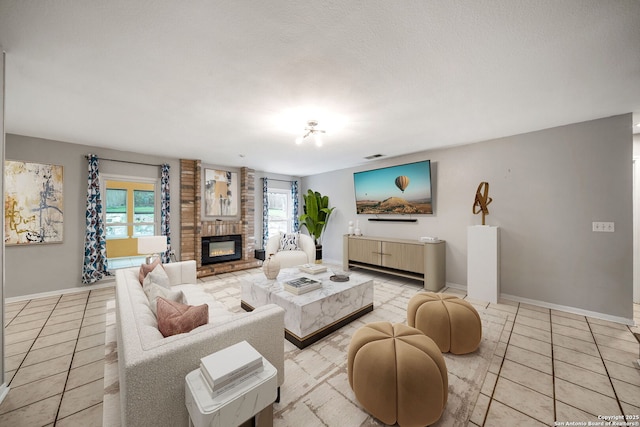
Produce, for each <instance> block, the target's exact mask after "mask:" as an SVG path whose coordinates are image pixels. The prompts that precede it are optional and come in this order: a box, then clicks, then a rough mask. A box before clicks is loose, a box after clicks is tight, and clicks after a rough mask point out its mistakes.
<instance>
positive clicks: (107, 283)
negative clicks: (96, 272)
mask: <svg viewBox="0 0 640 427" xmlns="http://www.w3.org/2000/svg"><path fill="white" fill-rule="evenodd" d="M115 285H116V279H115V277H108V278H105V279H102V280H101V281H100V283H96V284H93V285H86V286H83V287H81V288H69V289H61V290H58V291H49V292H40V293H37V294H31V295H21V296H19V297H11V298H5V300H4V301H5V302H6V303H12V302H18V301H25V300H29V299H35V298H46V297H52V296H56V295H64V294H75V293H78V292H86V291H92V290H95V289H102V288H109V287H113V286H115Z"/></svg>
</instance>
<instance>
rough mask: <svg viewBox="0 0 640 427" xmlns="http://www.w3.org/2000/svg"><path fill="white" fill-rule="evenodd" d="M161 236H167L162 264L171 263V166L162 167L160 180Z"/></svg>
mask: <svg viewBox="0 0 640 427" xmlns="http://www.w3.org/2000/svg"><path fill="white" fill-rule="evenodd" d="M160 234H161V235H162V236H167V250H166V251H165V252H164V253H163V254H162V262H163V263H168V262H171V192H170V191H169V165H168V164H166V163H165V164H163V165H162V176H161V178H160Z"/></svg>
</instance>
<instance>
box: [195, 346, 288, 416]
mask: <svg viewBox="0 0 640 427" xmlns="http://www.w3.org/2000/svg"><path fill="white" fill-rule="evenodd" d="M262 362H263V370H262V371H260V372H256V373H254V374H251V375H249V376H248V377H246V378H245V379H244V380H242V381H241V382H239V383H236V384H230V385H229V386H227V387H225V388H223V389H222V390H220V392H219V393H217V394H214V395H213V396H212V395H211V393H210V391H209V388H208V387H207V385H206V383H205V381H206V380H205V379H204V377H203V376H202V373H201V372H200V369H196V370H195V371H191V372H189V373H188V374H187V376H186V379H185V382H186V385H185V403H186V405H187V410H188V411H189V426H190V427H191V426H195V427H229V426H238V425H240V424H242V423H244V422H245V421H247V420H250V419H251V418H252V417H254V416H256V415H257V414H258V413H259V412H260V411H262V410H263V409H265V408H267V407H270V405H271V404H272V403H273V402H275V400H276V397H277V388H278V370H277V369H276V368H274V367H273V365H272V364H271V363H269V361H268V360H267V359H265V358H262ZM256 418H257V417H256ZM261 420H262V418H261ZM268 421H271V423H268V424H267V425H272V417H269V420H268ZM259 425H260V426H263V425H265V424H263V423H259Z"/></svg>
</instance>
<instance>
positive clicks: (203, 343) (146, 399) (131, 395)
mask: <svg viewBox="0 0 640 427" xmlns="http://www.w3.org/2000/svg"><path fill="white" fill-rule="evenodd" d="M164 268H165V270H166V272H167V275H168V276H169V279H170V282H171V285H172V290H181V291H182V292H183V294H184V298H185V301H184V302H185V303H187V304H190V305H200V304H203V303H207V304H208V305H209V323H208V324H207V325H203V326H200V327H198V328H196V329H194V330H192V331H191V332H188V333H184V334H178V335H173V336H170V337H167V338H164V337H163V336H162V334H161V333H160V331H159V330H158V327H157V320H156V317H155V315H154V314H153V312H152V311H151V309H150V307H149V302H148V299H147V296H146V295H145V293H144V291H143V288H142V286H141V285H140V282H139V279H138V271H139V268H137V267H136V268H129V269H122V270H117V271H116V316H117V317H116V319H117V331H118V369H119V376H120V404H121V411H122V412H121V418H122V425H123V426H129V427H141V426H153V427H157V426H172V427H176V426H187V425H188V424H189V416H188V413H187V409H186V407H185V392H184V390H185V376H186V375H187V374H188V373H189V372H191V371H193V370H194V369H196V368H198V366H199V364H200V358H202V357H204V356H206V355H208V354H211V353H213V352H216V351H218V350H221V349H223V348H226V347H228V346H230V345H232V344H236V343H238V342H240V341H242V340H246V341H247V342H249V343H250V344H251V345H252V346H253V347H254V348H255V349H256V350H258V351H259V352H260V353H261V354H262V355H263V356H264V357H265V358H266V359H267V360H269V362H271V364H272V365H273V366H275V367H276V369H277V370H278V386H281V385H282V383H283V382H284V310H283V309H282V308H280V307H278V306H277V305H273V304H271V305H267V306H263V307H259V308H257V309H256V310H254V311H252V312H250V313H229V312H228V311H227V310H226V309H225V307H224V306H223V305H222V304H221V303H219V302H216V301H215V299H214V298H213V297H212V296H211V295H210V294H207V293H206V292H204V291H203V290H202V286H201V285H197V284H196V263H195V261H184V262H177V263H172V264H165V265H164Z"/></svg>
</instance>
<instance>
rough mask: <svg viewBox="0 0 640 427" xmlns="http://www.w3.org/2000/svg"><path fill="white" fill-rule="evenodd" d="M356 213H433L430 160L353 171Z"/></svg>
mask: <svg viewBox="0 0 640 427" xmlns="http://www.w3.org/2000/svg"><path fill="white" fill-rule="evenodd" d="M353 182H354V187H355V196H356V212H357V213H359V214H374V215H377V214H401V215H402V214H432V213H433V208H432V203H431V162H430V161H429V160H423V161H421V162H415V163H407V164H403V165H398V166H390V167H386V168H380V169H373V170H368V171H363V172H356V173H354V174H353Z"/></svg>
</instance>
